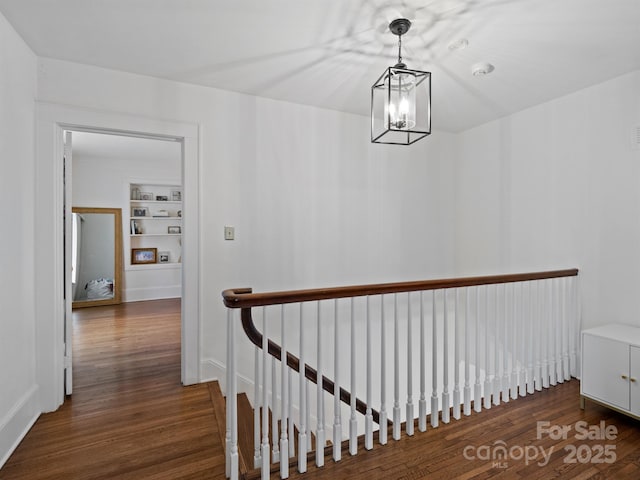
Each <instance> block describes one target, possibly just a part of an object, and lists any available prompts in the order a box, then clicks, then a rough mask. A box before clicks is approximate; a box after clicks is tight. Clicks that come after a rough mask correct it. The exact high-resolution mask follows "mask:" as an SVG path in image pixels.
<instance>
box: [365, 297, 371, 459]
mask: <svg viewBox="0 0 640 480" xmlns="http://www.w3.org/2000/svg"><path fill="white" fill-rule="evenodd" d="M366 368H367V412H366V414H365V417H364V448H365V449H366V450H371V449H372V448H373V415H372V413H371V403H372V399H371V297H369V296H367V367H366Z"/></svg>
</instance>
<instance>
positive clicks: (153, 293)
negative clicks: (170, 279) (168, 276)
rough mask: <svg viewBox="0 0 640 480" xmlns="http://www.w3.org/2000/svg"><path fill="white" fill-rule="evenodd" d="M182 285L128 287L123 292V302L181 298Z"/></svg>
mask: <svg viewBox="0 0 640 480" xmlns="http://www.w3.org/2000/svg"><path fill="white" fill-rule="evenodd" d="M181 296H182V286H180V285H171V286H169V287H146V288H127V289H125V291H124V292H123V295H122V297H123V300H122V301H123V302H125V303H126V302H141V301H144V300H161V299H163V298H180V297H181Z"/></svg>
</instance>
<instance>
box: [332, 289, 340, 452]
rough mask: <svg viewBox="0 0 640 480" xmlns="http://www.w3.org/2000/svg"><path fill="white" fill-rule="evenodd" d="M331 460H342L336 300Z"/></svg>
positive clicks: (336, 304)
mask: <svg viewBox="0 0 640 480" xmlns="http://www.w3.org/2000/svg"><path fill="white" fill-rule="evenodd" d="M333 320H334V330H333V332H334V338H333V356H334V357H333V366H334V370H333V378H334V380H333V381H334V382H335V384H334V388H333V460H334V461H336V462H339V461H340V459H341V458H342V450H341V446H342V414H341V412H340V366H341V365H340V333H339V332H340V329H339V328H338V326H339V325H338V300H337V299H336V300H334V301H333Z"/></svg>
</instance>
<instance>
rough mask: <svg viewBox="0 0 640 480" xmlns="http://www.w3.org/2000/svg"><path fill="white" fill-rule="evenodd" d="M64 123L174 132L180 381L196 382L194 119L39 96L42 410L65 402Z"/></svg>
mask: <svg viewBox="0 0 640 480" xmlns="http://www.w3.org/2000/svg"><path fill="white" fill-rule="evenodd" d="M64 130H77V131H95V132H109V133H116V134H121V135H139V136H142V137H148V138H153V137H156V138H165V139H166V138H173V139H177V140H180V141H181V142H182V158H183V160H182V181H183V198H182V201H183V219H182V222H183V237H182V267H183V268H182V331H181V357H182V358H181V364H182V370H181V379H182V383H183V384H184V385H189V384H193V383H198V382H200V381H201V373H200V349H201V346H200V337H201V318H200V288H201V287H200V231H199V228H200V190H199V170H200V158H199V146H200V135H199V126H198V125H197V124H190V123H181V122H171V121H164V120H156V119H153V118H145V117H138V116H134V115H129V114H121V113H112V112H105V111H100V110H91V109H85V108H78V107H72V106H67V105H60V104H54V103H46V102H37V104H36V185H35V187H36V188H35V191H36V198H35V205H36V217H35V218H36V224H35V237H36V238H35V252H34V256H35V258H34V260H35V262H34V263H35V279H36V284H35V285H34V289H33V298H34V303H35V309H36V352H37V353H36V375H37V383H38V386H39V392H40V406H41V410H42V411H43V412H49V411H53V410H56V409H57V408H58V407H59V406H60V405H62V403H63V402H64V336H63V331H64V294H63V292H64V259H63V248H64V243H63V241H64V236H63V230H64V228H63V227H64V222H63V215H62V209H63V194H64V191H63V190H64V189H63V171H62V170H63V169H62V157H63V152H64V142H63V133H62V132H63V131H64Z"/></svg>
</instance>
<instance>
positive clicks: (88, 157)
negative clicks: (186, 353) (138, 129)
mask: <svg viewBox="0 0 640 480" xmlns="http://www.w3.org/2000/svg"><path fill="white" fill-rule="evenodd" d="M64 135H65V165H64V176H65V212H66V214H65V229H64V230H65V242H64V243H65V255H64V263H65V292H66V295H65V303H66V308H65V311H66V316H67V317H68V320H67V321H65V328H66V329H67V332H66V335H65V336H66V337H67V344H68V345H70V346H71V345H73V347H74V348H77V349H78V351H77V352H76V353H77V354H76V355H68V360H67V363H68V364H69V366H68V368H67V370H66V374H65V375H66V377H67V378H66V379H65V384H66V386H65V390H66V393H67V394H71V392H72V391H73V387H75V388H86V387H89V386H91V387H95V386H96V384H100V383H101V382H102V383H104V384H105V386H106V385H108V384H110V383H112V382H113V381H114V379H118V378H123V377H126V378H130V379H133V378H135V377H136V376H140V377H141V378H142V377H143V376H144V375H145V374H149V373H152V371H153V368H154V365H153V364H152V363H153V362H152V363H151V364H150V363H149V362H137V361H136V359H137V358H138V357H140V354H141V350H144V351H145V352H147V353H148V352H149V351H156V350H157V351H158V352H160V351H162V352H164V353H163V354H162V355H170V356H172V357H176V358H175V359H174V360H177V362H178V368H177V371H176V372H175V373H176V381H177V382H179V381H180V368H179V365H180V331H181V298H182V233H183V226H182V210H183V209H182V195H183V180H182V171H183V165H182V162H183V159H182V143H181V142H180V141H176V140H174V139H167V140H164V139H157V138H146V137H140V136H128V135H116V134H111V133H108V132H94V131H91V132H88V131H69V130H68V131H65V132H64ZM154 317H155V318H158V320H160V318H159V317H162V322H160V321H158V322H157V323H158V324H160V323H162V326H163V327H162V329H153V328H150V327H151V326H152V325H153V324H154V322H153V318H154ZM150 320H151V321H150ZM125 332H126V333H125ZM76 336H80V337H81V338H75V337H76ZM167 346H170V348H167ZM176 350H177V351H176ZM71 352H73V349H69V353H71ZM145 358H146V357H145ZM79 362H85V363H90V365H83V364H79ZM100 364H104V365H108V366H109V367H108V369H107V370H108V371H105V372H103V373H102V374H96V371H95V370H96V368H97V366H98V365H100ZM87 367H90V368H87ZM74 369H75V370H74ZM145 369H146V370H148V371H146V370H145ZM87 371H90V372H93V373H92V374H91V375H89V376H87V375H85V374H84V373H83V372H87ZM132 375H133V376H132Z"/></svg>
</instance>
